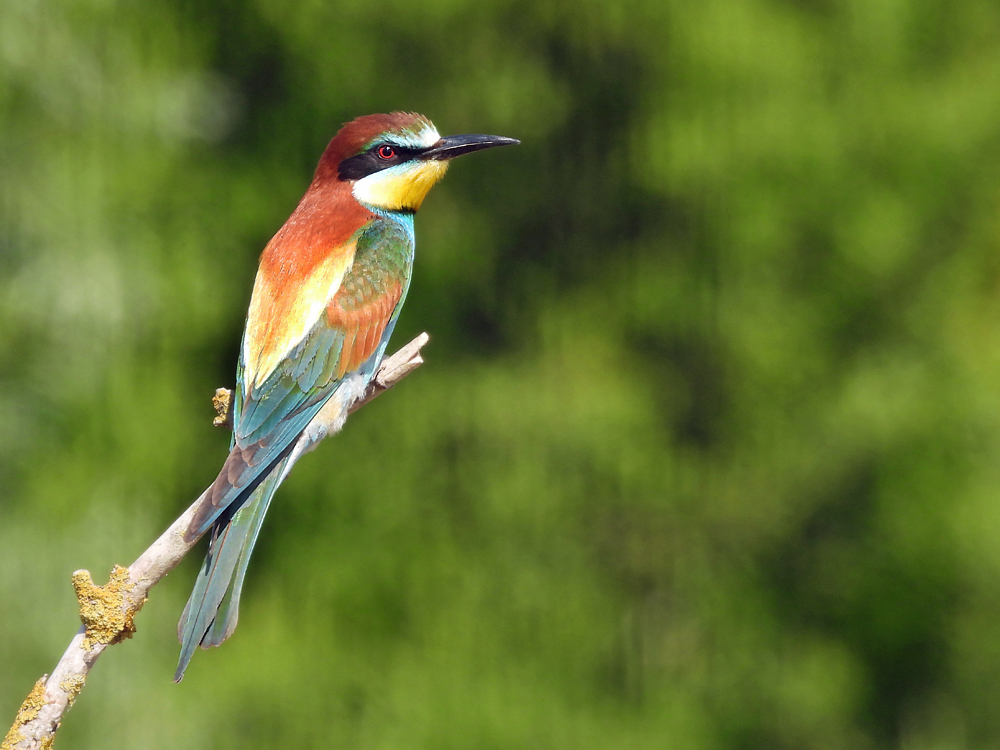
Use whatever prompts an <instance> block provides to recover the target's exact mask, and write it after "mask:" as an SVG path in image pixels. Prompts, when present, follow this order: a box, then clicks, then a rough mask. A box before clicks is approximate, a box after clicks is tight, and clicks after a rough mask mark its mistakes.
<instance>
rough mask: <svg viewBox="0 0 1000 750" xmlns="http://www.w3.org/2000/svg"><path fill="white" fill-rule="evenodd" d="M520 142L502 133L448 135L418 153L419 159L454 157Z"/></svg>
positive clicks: (440, 159)
mask: <svg viewBox="0 0 1000 750" xmlns="http://www.w3.org/2000/svg"><path fill="white" fill-rule="evenodd" d="M518 143H520V141H519V140H517V139H516V138H506V137H504V136H502V135H449V136H448V137H446V138H442V139H441V140H440V141H438V142H437V143H435V144H434V145H433V146H431V147H430V148H429V149H427V150H426V151H424V152H423V153H422V154H420V158H421V159H436V160H438V161H442V160H444V159H454V158H455V157H456V156H461V155H462V154H471V153H472V152H473V151H482V150H483V149H484V148H493V147H495V146H516V145H517V144H518Z"/></svg>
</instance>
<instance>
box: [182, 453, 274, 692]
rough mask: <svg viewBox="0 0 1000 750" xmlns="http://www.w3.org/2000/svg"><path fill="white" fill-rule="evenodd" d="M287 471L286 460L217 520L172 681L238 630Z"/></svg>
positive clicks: (185, 614)
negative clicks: (263, 532) (246, 585)
mask: <svg viewBox="0 0 1000 750" xmlns="http://www.w3.org/2000/svg"><path fill="white" fill-rule="evenodd" d="M284 468H285V467H284V462H282V463H281V464H279V465H278V466H276V467H275V468H274V470H273V471H272V472H271V473H270V475H268V477H267V478H266V479H265V480H264V481H263V482H261V483H260V484H259V485H258V486H257V488H256V489H255V490H254V491H253V494H252V495H251V496H250V497H249V498H248V499H247V501H246V502H245V503H244V504H243V505H242V506H241V507H240V508H239V510H237V511H236V512H235V513H233V514H232V516H231V517H227V516H226V515H224V516H223V517H221V518H219V519H218V520H217V521H216V523H215V526H214V527H213V529H212V536H211V541H210V542H209V548H208V555H207V556H206V557H205V562H204V564H203V565H202V568H201V571H200V572H199V574H198V579H197V581H195V585H194V590H193V591H192V592H191V597H190V598H189V599H188V603H187V605H186V606H185V607H184V612H183V614H181V619H180V622H179V623H178V624H177V638H178V640H179V641H180V643H181V654H180V659H179V660H178V662H177V671H176V672H175V673H174V682H180V681H181V680H182V679H183V678H184V671H185V670H186V669H187V666H188V663H189V662H190V661H191V657H192V656H193V655H194V651H195V649H196V648H197V647H198V646H201V647H202V648H209V647H210V646H218V645H219V644H221V643H222V642H223V641H224V640H226V639H227V638H228V637H229V636H230V635H232V633H233V630H234V629H235V628H236V622H237V620H238V619H239V603H240V591H241V589H242V587H243V579H244V577H245V576H246V571H247V564H248V563H249V561H250V554H251V553H252V552H253V548H254V544H255V543H256V542H257V536H258V534H259V533H260V527H261V524H262V523H263V521H264V515H265V514H266V513H267V508H268V506H269V505H270V504H271V498H272V497H273V496H274V492H275V490H277V489H278V485H279V484H281V480H282V479H283V478H284V477H283V475H284V473H285V472H284Z"/></svg>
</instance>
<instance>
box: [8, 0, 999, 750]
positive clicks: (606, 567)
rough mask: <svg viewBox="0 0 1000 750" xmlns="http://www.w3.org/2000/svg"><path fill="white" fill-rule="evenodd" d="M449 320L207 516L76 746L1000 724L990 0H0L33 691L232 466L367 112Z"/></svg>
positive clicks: (20, 572)
mask: <svg viewBox="0 0 1000 750" xmlns="http://www.w3.org/2000/svg"><path fill="white" fill-rule="evenodd" d="M392 109H405V110H415V111H419V112H422V113H424V114H426V115H428V116H429V117H431V118H432V119H433V120H434V122H435V123H436V124H437V126H438V127H439V129H440V130H441V132H442V133H448V134H451V133H464V132H487V133H498V134H503V135H509V136H515V137H518V138H520V139H522V141H523V145H521V146H520V147H518V148H516V149H503V150H498V151H495V152H489V153H486V154H481V155H476V156H474V157H469V158H468V159H463V160H461V161H459V162H458V163H456V164H455V165H454V167H453V169H452V170H451V173H450V174H449V175H448V177H447V179H446V180H445V181H444V183H443V184H442V185H441V186H440V187H438V188H436V190H435V191H434V192H433V193H432V195H431V196H430V198H429V199H428V201H427V202H426V204H425V206H424V209H423V211H422V212H421V214H420V216H419V217H418V218H417V236H418V246H417V266H416V274H415V279H414V282H413V287H412V289H411V292H410V296H409V301H408V302H407V305H406V309H405V310H404V312H403V315H402V318H401V320H400V323H399V326H398V327H397V329H396V336H395V340H394V342H393V343H394V346H393V348H395V346H398V345H401V344H402V343H404V342H405V341H407V340H408V339H409V338H410V337H411V336H413V335H415V334H416V333H418V332H419V331H422V330H427V331H429V332H430V333H431V334H432V336H433V340H432V342H431V344H430V345H429V346H428V347H427V349H426V350H425V355H426V357H427V360H428V362H427V364H426V365H425V366H424V367H423V368H421V369H420V370H419V371H418V372H417V373H415V374H414V375H413V376H412V377H410V378H409V379H407V380H406V381H405V382H404V383H403V384H402V385H401V386H400V387H399V388H398V389H396V390H395V391H393V392H391V393H389V394H387V395H386V396H384V397H383V398H381V399H379V400H378V401H377V402H375V403H373V404H371V405H370V406H368V407H366V408H365V409H363V410H362V411H360V412H358V413H357V414H356V415H354V417H352V419H351V420H350V422H349V423H348V425H347V428H346V430H345V432H344V433H343V434H342V435H340V436H338V437H336V438H335V439H333V440H330V441H328V442H327V443H326V444H324V445H323V446H322V447H321V448H320V450H319V451H317V452H316V453H315V454H313V455H311V456H309V457H308V458H307V459H305V460H303V461H302V462H301V463H300V464H299V465H298V466H297V467H296V470H295V472H294V473H293V475H292V477H291V478H290V480H289V481H288V482H287V483H286V485H285V486H284V487H283V488H282V490H281V492H280V493H279V495H278V497H277V499H276V501H275V504H274V506H273V508H272V511H271V517H270V518H269V519H268V522H267V524H265V528H264V533H263V535H262V539H261V543H260V545H259V546H258V551H257V552H256V554H255V560H254V563H253V564H252V565H251V570H250V575H249V577H248V587H247V591H246V592H245V595H244V603H243V611H242V619H241V623H240V626H239V628H238V629H237V631H236V635H235V636H234V638H233V639H232V640H231V641H229V642H227V643H226V644H225V645H224V646H223V647H222V648H221V649H218V650H213V651H211V652H199V653H198V654H196V655H195V658H194V661H193V663H192V665H191V668H190V669H189V671H188V676H187V678H186V679H185V681H184V682H183V683H182V684H181V685H179V686H177V685H174V684H173V683H172V682H171V675H172V672H173V668H174V664H175V660H176V657H177V651H178V646H177V643H176V641H175V636H174V628H175V625H176V621H177V618H178V615H179V614H180V612H181V609H182V607H183V604H184V601H185V600H186V598H187V595H188V592H189V590H190V588H191V585H192V582H193V577H194V573H195V570H196V566H197V565H198V563H199V562H200V558H201V548H199V550H198V554H197V555H192V557H191V559H189V560H187V561H185V563H184V564H183V565H182V566H181V567H180V568H179V569H178V570H177V571H176V572H175V573H174V574H172V575H171V576H170V577H169V578H168V579H167V580H166V581H165V582H163V583H162V584H161V585H160V586H159V587H158V588H156V589H154V591H153V596H152V599H151V600H150V602H149V603H148V604H147V606H146V607H145V609H144V610H143V612H142V614H141V616H140V617H139V618H138V623H137V624H138V628H139V632H138V634H137V636H136V638H135V639H134V640H132V641H129V642H127V643H126V644H124V645H122V646H119V647H116V648H114V649H113V650H111V651H109V652H108V653H107V654H106V655H105V656H104V658H103V659H102V660H101V661H100V663H99V664H98V665H97V667H96V669H95V670H94V672H93V673H92V676H91V678H90V681H89V683H88V685H87V688H86V690H85V691H84V693H83V694H82V696H81V699H80V701H79V703H78V704H77V706H76V707H75V708H74V709H73V711H72V712H71V714H70V715H69V717H68V718H67V720H66V722H65V724H64V728H63V729H62V730H61V734H60V738H59V742H58V746H59V747H62V748H67V749H68V748H101V749H102V750H104V749H114V748H144V749H150V750H152V749H156V748H285V747H302V748H360V749H367V748H385V749H388V748H393V749H395V748H400V749H406V748H426V749H428V750H431V749H433V750H440V749H456V750H459V749H463V750H464V749H466V748H468V749H470V750H471V749H473V748H475V749H477V750H478V749H487V750H494V749H495V750H502V749H504V748H519V749H520V748H532V749H534V748H539V749H543V750H544V749H546V748H566V749H572V750H588V749H590V748H680V749H683V750H702V749H705V750H708V749H714V748H727V749H728V748H748V749H749V748H769V749H771V748H774V749H777V750H781V749H783V748H789V749H791V748H845V749H846V748H852V749H853V748H861V749H865V748H907V749H909V750H923V749H928V750H929V749H931V748H933V749H940V750H943V749H945V748H989V747H994V748H995V747H1000V213H998V209H1000V7H998V6H997V5H996V4H995V3H992V2H985V0H961V1H960V2H945V0H911V1H910V2H904V1H903V0H699V2H665V1H664V0H624V1H622V2H607V1H606V0H575V1H574V2H569V0H532V1H531V2H508V3H504V2H491V1H490V0H485V1H484V0H477V1H476V2H468V1H465V2H459V1H458V0H426V2H421V3H409V2H398V1H394V0H390V1H389V2H384V3H380V4H378V5H376V4H373V3H370V2H362V1H361V0H343V1H342V2H321V1H320V0H311V1H309V2H288V0H245V1H244V2H236V1H235V0H211V1H210V0H167V1H165V2H158V3H138V2H126V1H125V0H65V1H64V2H60V1H59V0H3V1H2V2H0V385H2V388H0V601H2V602H3V605H2V614H0V715H2V716H3V717H4V719H3V725H4V727H6V725H7V722H8V721H10V720H12V719H13V716H14V713H15V711H16V709H17V706H18V705H19V704H20V702H21V700H22V699H23V697H24V696H25V695H26V694H27V692H28V690H29V688H30V687H31V685H32V683H33V682H34V681H35V680H36V679H37V677H38V676H39V675H40V674H42V673H43V672H45V671H48V670H50V669H51V668H52V667H53V666H54V664H55V662H56V660H57V659H58V657H59V655H60V654H61V653H62V650H63V649H64V648H65V645H66V644H67V643H68V641H69V638H70V636H71V635H72V633H73V632H74V631H75V629H76V622H77V619H76V611H75V602H74V599H73V595H72V591H71V588H70V585H69V575H70V572H71V571H73V570H75V569H77V568H81V567H85V568H89V569H90V570H92V571H93V572H94V574H95V577H98V578H101V579H104V578H105V577H106V575H107V573H108V571H109V570H110V568H111V565H112V564H113V563H116V562H117V563H122V564H128V563H129V562H131V561H132V560H133V559H134V558H135V557H136V556H137V555H138V553H139V552H140V551H141V550H142V549H144V548H145V546H146V545H147V544H148V543H149V542H150V541H152V539H154V538H155V537H156V536H157V535H158V534H159V533H160V531H161V530H162V529H163V528H165V527H166V525H167V524H168V523H169V522H170V521H171V520H172V519H173V518H174V517H175V516H176V515H177V514H178V513H179V512H180V511H181V510H182V509H183V508H184V507H186V505H187V504H188V503H189V502H190V501H191V500H193V499H194V498H195V497H196V496H197V495H198V493H199V492H200V491H201V489H202V488H203V487H204V486H205V485H206V484H207V483H208V482H209V481H211V479H212V478H213V477H214V475H215V472H216V471H217V469H218V467H219V466H220V465H221V462H222V460H223V457H224V455H225V453H226V447H227V442H228V436H227V435H225V434H223V433H221V432H220V431H217V430H215V429H213V428H212V427H211V417H212V411H211V407H210V404H209V398H210V396H211V394H212V391H213V390H214V389H215V388H216V387H218V386H222V385H231V384H232V383H233V379H234V368H235V361H236V354H237V346H238V342H239V338H240V335H241V331H242V324H243V316H244V313H245V310H246V305H247V302H248V300H249V295H250V289H251V286H252V281H253V276H254V273H255V269H256V259H257V255H258V254H259V252H260V250H261V249H262V248H263V246H264V244H265V243H266V242H267V240H268V239H269V237H270V236H271V234H272V233H273V232H274V231H275V230H276V229H277V228H278V227H279V226H280V225H281V223H282V221H283V220H284V219H285V218H286V217H287V216H288V214H289V213H290V212H291V210H292V208H293V207H294V206H295V204H296V202H297V201H298V199H299V197H300V196H301V194H302V192H303V190H304V189H305V186H306V185H307V184H308V181H309V179H310V177H311V174H312V169H313V168H314V166H315V163H316V161H317V159H318V157H319V155H320V153H321V152H322V150H323V148H324V146H325V144H326V142H327V140H328V139H329V138H330V137H331V136H332V135H333V133H334V132H335V131H336V129H337V128H338V127H339V125H340V124H341V123H342V122H344V121H346V120H349V119H351V118H353V117H355V116H357V115H359V114H365V113H368V112H374V111H387V110H392Z"/></svg>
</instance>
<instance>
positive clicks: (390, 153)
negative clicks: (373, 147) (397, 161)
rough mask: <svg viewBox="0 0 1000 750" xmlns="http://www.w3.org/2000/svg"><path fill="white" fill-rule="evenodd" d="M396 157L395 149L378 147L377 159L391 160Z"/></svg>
mask: <svg viewBox="0 0 1000 750" xmlns="http://www.w3.org/2000/svg"><path fill="white" fill-rule="evenodd" d="M395 155H396V149H394V148H393V147H392V146H379V147H378V158H379V159H391V158H392V157H394V156H395Z"/></svg>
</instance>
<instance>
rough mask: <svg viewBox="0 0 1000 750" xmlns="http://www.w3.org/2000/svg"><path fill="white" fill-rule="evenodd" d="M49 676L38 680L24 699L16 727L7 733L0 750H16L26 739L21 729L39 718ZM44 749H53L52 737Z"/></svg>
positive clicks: (18, 713)
mask: <svg viewBox="0 0 1000 750" xmlns="http://www.w3.org/2000/svg"><path fill="white" fill-rule="evenodd" d="M47 678H48V675H42V676H41V677H39V678H38V682H36V683H35V686H34V687H33V688H31V692H30V693H28V697H27V698H25V699H24V703H22V704H21V708H20V709H19V710H18V712H17V718H16V719H14V725H13V726H12V727H11V728H10V731H9V732H7V736H6V737H4V740H3V743H2V744H0V750H14V746H15V745H17V744H18V743H19V742H21V741H22V740H24V739H25V736H24V734H23V733H22V732H21V727H23V726H24V725H25V724H27V723H28V722H29V721H33V720H34V719H36V718H37V717H38V712H39V711H41V710H42V706H44V705H45V680H46V679H47ZM42 747H43V748H46V747H52V740H51V737H49V738H47V740H46V742H45V743H43V744H42Z"/></svg>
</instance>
